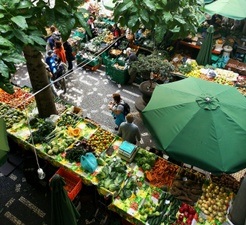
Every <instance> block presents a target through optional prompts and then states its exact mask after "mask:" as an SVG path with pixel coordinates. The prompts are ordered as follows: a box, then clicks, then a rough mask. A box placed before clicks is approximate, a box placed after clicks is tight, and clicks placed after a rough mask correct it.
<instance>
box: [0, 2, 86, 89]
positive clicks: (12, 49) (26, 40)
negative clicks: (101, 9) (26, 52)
mask: <svg viewBox="0 0 246 225" xmlns="http://www.w3.org/2000/svg"><path fill="white" fill-rule="evenodd" d="M83 3H84V0H56V1H55V6H54V7H53V8H51V6H50V5H49V1H48V3H47V1H46V0H36V1H34V0H0V87H4V88H5V86H4V85H5V83H6V82H8V81H9V78H10V74H12V73H14V72H15V71H16V69H15V65H16V64H18V63H23V62H25V59H24V57H23V55H22V50H23V48H24V46H26V45H31V46H34V47H35V48H36V49H37V50H44V49H45V45H46V41H45V39H44V37H45V35H46V30H45V27H49V26H51V25H55V26H56V27H57V28H58V29H59V31H60V32H61V34H62V38H63V40H67V39H68V37H69V36H70V33H71V30H72V29H73V28H75V27H77V26H82V27H84V28H85V29H86V30H88V29H89V28H88V26H87V24H86V18H87V17H86V16H87V15H88V12H87V11H86V10H85V9H83V8H79V6H81V5H82V4H83ZM85 14H86V16H84V15H85ZM3 82H5V83H3ZM9 84H10V83H7V86H8V85H9ZM5 89H6V88H5ZM6 90H9V88H7V89H6ZM10 92H11V91H10Z"/></svg>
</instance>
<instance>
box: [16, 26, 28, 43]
mask: <svg viewBox="0 0 246 225" xmlns="http://www.w3.org/2000/svg"><path fill="white" fill-rule="evenodd" d="M13 34H14V36H15V37H16V38H17V39H18V40H20V41H21V42H22V43H24V44H28V43H29V41H28V36H27V35H26V34H25V33H24V32H23V31H22V30H17V29H16V30H13Z"/></svg>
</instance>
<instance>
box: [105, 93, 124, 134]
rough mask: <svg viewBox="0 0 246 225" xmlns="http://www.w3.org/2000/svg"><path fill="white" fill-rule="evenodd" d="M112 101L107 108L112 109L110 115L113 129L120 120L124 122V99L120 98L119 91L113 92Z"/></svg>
mask: <svg viewBox="0 0 246 225" xmlns="http://www.w3.org/2000/svg"><path fill="white" fill-rule="evenodd" d="M113 99H114V101H113V102H110V103H109V105H108V107H109V110H111V111H112V115H113V117H114V120H115V124H116V127H115V130H118V129H119V126H120V124H121V123H122V122H125V115H124V101H123V100H122V99H121V96H120V94H119V93H114V94H113Z"/></svg>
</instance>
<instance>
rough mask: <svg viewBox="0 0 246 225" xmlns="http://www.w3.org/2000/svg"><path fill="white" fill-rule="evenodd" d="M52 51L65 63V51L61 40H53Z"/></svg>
mask: <svg viewBox="0 0 246 225" xmlns="http://www.w3.org/2000/svg"><path fill="white" fill-rule="evenodd" d="M54 53H55V54H56V56H57V57H58V58H60V59H61V61H62V62H64V63H67V58H66V52H65V50H64V47H63V45H62V42H61V41H56V42H55V49H54Z"/></svg>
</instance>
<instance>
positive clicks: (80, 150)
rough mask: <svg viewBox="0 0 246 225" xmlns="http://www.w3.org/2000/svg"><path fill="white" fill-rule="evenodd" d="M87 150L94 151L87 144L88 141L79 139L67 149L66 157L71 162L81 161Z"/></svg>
mask: <svg viewBox="0 0 246 225" xmlns="http://www.w3.org/2000/svg"><path fill="white" fill-rule="evenodd" d="M87 152H92V149H91V148H90V147H89V146H88V145H87V144H86V141H78V142H76V143H75V144H74V145H73V146H72V147H71V148H68V149H67V150H66V154H65V158H66V159H67V160H68V161H69V162H71V163H72V162H77V163H79V162H80V158H81V156H82V155H85V154H86V153H87Z"/></svg>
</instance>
